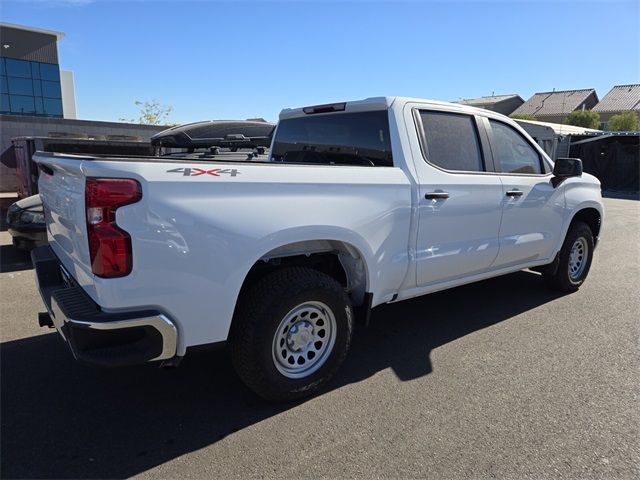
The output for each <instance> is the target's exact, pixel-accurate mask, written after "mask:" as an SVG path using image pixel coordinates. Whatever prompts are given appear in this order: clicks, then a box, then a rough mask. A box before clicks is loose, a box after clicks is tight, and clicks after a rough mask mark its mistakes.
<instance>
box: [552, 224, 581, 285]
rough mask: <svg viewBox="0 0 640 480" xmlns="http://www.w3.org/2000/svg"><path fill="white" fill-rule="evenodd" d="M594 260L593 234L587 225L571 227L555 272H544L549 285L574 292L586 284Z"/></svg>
mask: <svg viewBox="0 0 640 480" xmlns="http://www.w3.org/2000/svg"><path fill="white" fill-rule="evenodd" d="M592 259H593V233H591V229H590V228H589V226H588V225H587V224H586V223H583V222H574V223H572V224H571V226H570V227H569V231H568V232H567V236H566V237H565V239H564V243H563V244H562V248H561V249H560V253H559V257H558V268H557V269H556V270H555V272H544V273H543V278H544V280H545V282H546V283H547V285H549V286H550V287H551V288H554V289H556V290H560V291H562V292H574V291H576V290H578V288H580V285H582V284H583V283H584V280H585V279H586V278H587V274H588V273H589V268H591V260H592Z"/></svg>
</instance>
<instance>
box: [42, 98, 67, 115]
mask: <svg viewBox="0 0 640 480" xmlns="http://www.w3.org/2000/svg"><path fill="white" fill-rule="evenodd" d="M42 101H43V102H44V112H45V113H46V114H47V115H52V116H54V117H61V116H62V100H60V99H57V98H43V99H42Z"/></svg>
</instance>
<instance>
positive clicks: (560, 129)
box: [515, 118, 602, 135]
mask: <svg viewBox="0 0 640 480" xmlns="http://www.w3.org/2000/svg"><path fill="white" fill-rule="evenodd" d="M515 121H516V122H517V123H519V124H521V125H522V124H527V123H528V124H531V125H539V126H541V127H547V128H550V129H552V130H553V131H554V133H556V134H558V135H583V134H586V133H589V134H595V133H601V132H602V130H596V129H595V128H586V127H577V126H575V125H567V124H560V123H551V122H538V121H534V120H520V119H518V118H516V119H515Z"/></svg>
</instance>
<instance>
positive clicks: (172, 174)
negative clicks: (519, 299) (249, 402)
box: [33, 97, 603, 400]
mask: <svg viewBox="0 0 640 480" xmlns="http://www.w3.org/2000/svg"><path fill="white" fill-rule="evenodd" d="M35 158H36V161H37V162H38V164H39V168H40V171H41V173H40V180H39V188H40V192H41V195H42V198H43V202H44V206H45V215H46V221H47V229H48V238H49V243H50V245H49V246H46V247H41V248H39V249H37V250H35V251H34V252H33V261H34V265H35V268H36V272H37V281H38V284H39V289H40V292H41V294H42V298H43V300H44V303H45V305H46V307H47V310H48V312H47V313H43V314H41V315H40V323H41V325H47V326H55V327H56V328H57V329H58V331H59V332H60V333H61V334H62V336H63V337H64V339H65V341H66V342H67V343H68V345H69V347H70V348H71V351H72V352H73V355H74V356H75V357H76V358H77V359H78V360H82V361H85V362H90V363H94V364H102V365H126V364H133V363H140V362H147V361H154V360H155V361H160V360H161V361H164V363H165V364H177V363H178V362H179V360H180V359H181V358H182V357H183V356H184V355H185V354H186V353H187V352H188V350H189V348H190V347H194V346H198V345H203V344H215V343H221V342H224V343H225V344H226V345H227V346H228V348H229V351H230V353H231V357H232V360H233V364H234V366H235V368H236V370H237V372H238V374H239V375H240V377H241V378H242V379H243V380H244V382H245V383H246V384H247V385H248V386H249V387H251V388H252V389H253V390H254V391H255V392H257V393H258V394H259V395H261V396H263V397H264V398H267V399H270V400H286V399H293V398H300V397H303V396H306V395H309V394H311V393H312V392H314V391H316V390H318V389H319V388H321V387H322V386H323V385H324V384H326V382H327V381H328V380H329V379H330V378H331V377H332V375H333V374H334V373H335V372H336V370H337V369H338V367H339V365H340V364H341V362H342V361H343V360H344V358H345V356H346V354H347V350H348V349H349V344H350V341H351V337H352V332H353V323H354V319H357V318H358V317H360V318H362V319H363V320H365V321H368V316H369V313H370V310H371V308H373V307H375V306H376V305H380V304H384V303H389V302H397V301H401V300H404V299H407V298H411V297H416V296H418V295H424V294H427V293H431V292H434V291H437V290H443V289H446V288H451V287H455V286H457V285H462V284H465V283H469V282H475V281H478V280H483V279H486V278H490V277H494V276H497V275H504V274H507V273H510V272H514V271H517V270H521V269H526V268H529V269H537V270H538V271H540V272H542V277H543V278H544V280H546V283H547V284H548V285H550V286H552V287H554V288H557V289H560V290H563V291H572V290H576V289H577V288H578V287H579V286H580V285H581V284H582V282H583V281H584V280H585V278H586V276H587V273H588V271H589V267H590V264H591V260H592V256H593V250H594V247H595V245H596V243H597V240H598V237H599V234H600V230H601V226H602V219H603V207H602V199H601V194H600V183H599V182H598V180H597V179H596V178H594V177H592V176H591V175H588V174H584V173H582V164H581V162H580V160H577V159H559V160H557V161H556V163H555V165H554V164H553V163H552V162H551V160H550V159H549V158H548V157H547V155H546V154H545V153H544V151H543V150H542V149H541V148H540V147H539V146H538V145H537V144H536V143H535V142H534V141H533V140H532V139H531V138H530V137H529V136H528V135H527V134H526V133H525V132H524V131H523V130H522V128H520V127H519V126H518V125H517V124H516V123H515V122H513V121H512V120H510V119H509V118H507V117H504V116H502V115H499V114H496V113H493V112H490V111H487V110H479V109H474V108H470V107H466V106H462V105H457V104H448V103H441V102H434V101H428V100H420V99H413V98H400V97H382V98H369V99H366V100H362V101H354V102H346V103H336V104H330V105H319V106H312V107H305V108H298V109H285V110H283V111H282V112H281V114H280V121H279V123H278V126H277V128H276V131H275V133H274V135H273V141H272V144H271V153H270V156H269V158H268V159H265V161H262V162H260V161H258V162H255V161H254V162H251V163H248V162H247V163H242V162H235V163H225V162H223V161H208V160H204V161H201V162H198V161H194V160H193V159H186V160H184V159H183V160H180V159H176V158H156V157H148V158H146V157H145V158H136V159H133V158H119V157H102V156H75V155H61V154H48V153H38V154H37V155H36V157H35ZM541 283H542V282H541Z"/></svg>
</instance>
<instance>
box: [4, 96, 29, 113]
mask: <svg viewBox="0 0 640 480" xmlns="http://www.w3.org/2000/svg"><path fill="white" fill-rule="evenodd" d="M9 100H10V102H11V112H12V113H35V111H36V107H35V103H34V101H33V97H25V96H22V95H10V96H9Z"/></svg>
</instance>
